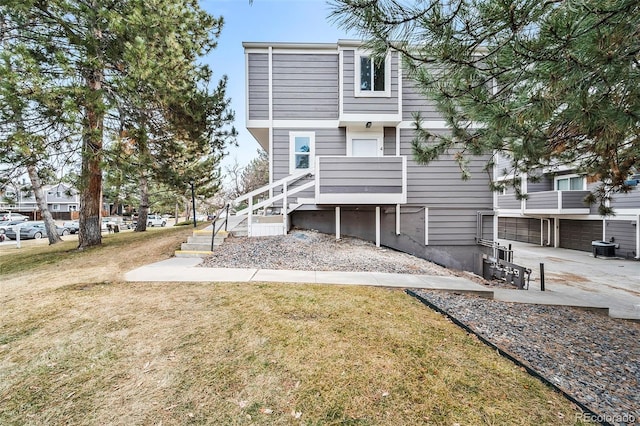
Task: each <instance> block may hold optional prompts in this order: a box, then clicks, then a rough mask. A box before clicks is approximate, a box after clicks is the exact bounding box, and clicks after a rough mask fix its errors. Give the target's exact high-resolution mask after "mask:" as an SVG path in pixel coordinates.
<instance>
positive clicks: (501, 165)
mask: <svg viewBox="0 0 640 426" xmlns="http://www.w3.org/2000/svg"><path fill="white" fill-rule="evenodd" d="M494 161H495V163H496V177H501V176H505V175H508V174H510V173H511V171H512V170H511V169H512V167H511V159H510V158H509V157H507V156H506V155H504V154H496V158H495V160H494Z"/></svg>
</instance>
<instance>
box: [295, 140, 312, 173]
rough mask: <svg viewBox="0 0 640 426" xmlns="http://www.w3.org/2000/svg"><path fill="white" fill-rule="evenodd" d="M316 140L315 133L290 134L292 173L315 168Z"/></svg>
mask: <svg viewBox="0 0 640 426" xmlns="http://www.w3.org/2000/svg"><path fill="white" fill-rule="evenodd" d="M315 139H316V135H315V133H314V132H291V133H289V152H290V153H291V158H290V161H289V172H290V173H294V172H299V171H302V170H307V169H312V168H313V161H314V153H313V152H314V145H315Z"/></svg>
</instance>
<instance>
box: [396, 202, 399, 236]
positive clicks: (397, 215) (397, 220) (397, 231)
mask: <svg viewBox="0 0 640 426" xmlns="http://www.w3.org/2000/svg"><path fill="white" fill-rule="evenodd" d="M396 235H400V204H396Z"/></svg>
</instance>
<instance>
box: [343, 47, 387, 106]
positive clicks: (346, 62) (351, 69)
mask: <svg viewBox="0 0 640 426" xmlns="http://www.w3.org/2000/svg"><path fill="white" fill-rule="evenodd" d="M342 58H343V62H342V64H343V79H342V90H343V93H342V97H343V105H342V107H343V111H344V112H345V113H347V114H361V113H362V114H364V113H373V114H397V113H398V54H397V52H394V53H393V54H392V55H391V97H389V98H387V97H358V98H356V97H355V83H354V79H355V78H356V76H355V51H353V50H345V51H344V52H343V56H342Z"/></svg>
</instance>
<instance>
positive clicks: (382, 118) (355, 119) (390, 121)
mask: <svg viewBox="0 0 640 426" xmlns="http://www.w3.org/2000/svg"><path fill="white" fill-rule="evenodd" d="M338 121H339V126H349V125H353V124H361V125H364V124H365V123H366V122H368V121H371V122H372V123H375V124H376V125H378V126H385V127H395V126H397V125H398V123H400V122H401V121H402V118H401V117H400V116H399V115H398V114H395V113H394V114H378V113H361V114H352V113H348V114H341V115H340V119H339V120H338Z"/></svg>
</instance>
